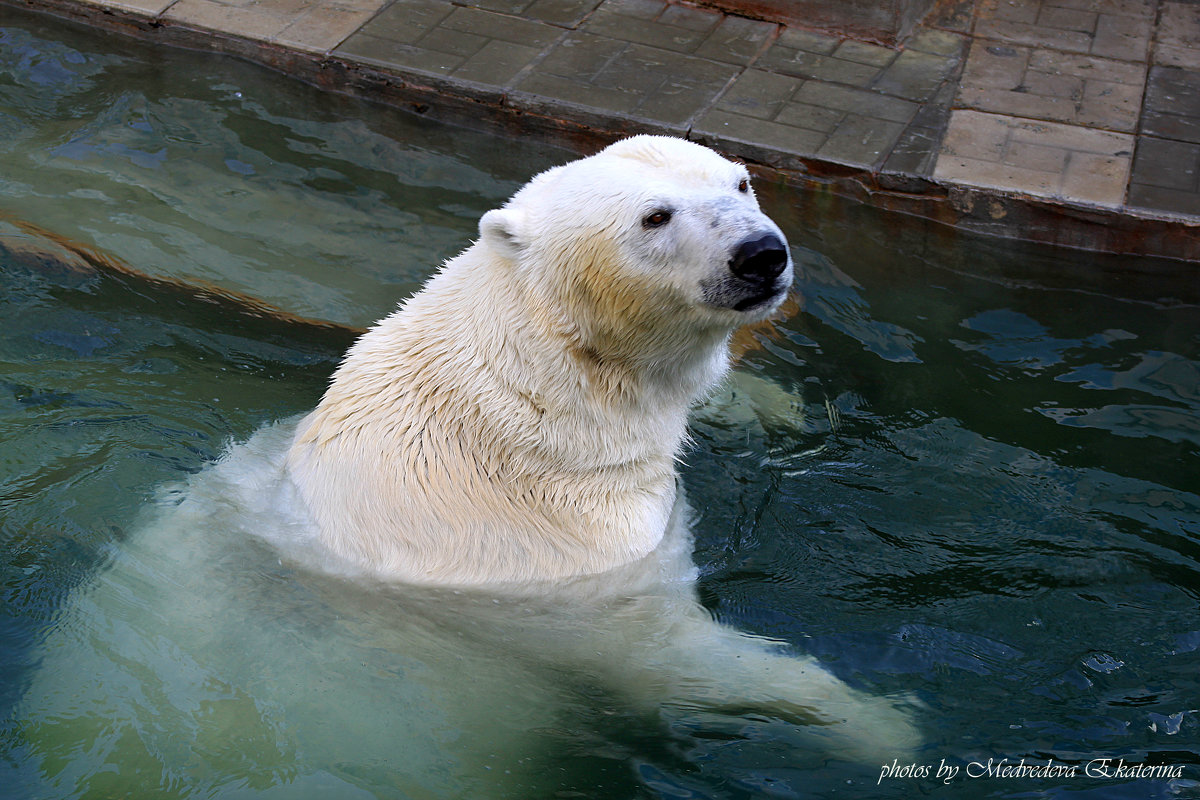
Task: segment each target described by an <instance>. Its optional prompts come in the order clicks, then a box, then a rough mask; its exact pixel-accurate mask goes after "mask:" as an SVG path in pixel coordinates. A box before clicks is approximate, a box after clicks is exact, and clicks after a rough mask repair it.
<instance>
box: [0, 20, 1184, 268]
mask: <svg viewBox="0 0 1200 800" xmlns="http://www.w3.org/2000/svg"><path fill="white" fill-rule="evenodd" d="M730 5H731V4H730V3H722V6H723V7H724V8H729V7H730ZM733 5H736V4H733ZM827 5H829V6H830V8H831V9H836V7H837V4H836V3H834V2H829V3H827ZM5 8H17V9H20V8H24V9H30V10H34V11H39V12H44V13H50V14H54V15H57V16H60V17H65V18H70V19H75V20H77V21H81V22H83V23H85V24H89V25H92V26H98V27H104V28H108V29H112V30H116V31H121V32H123V33H127V34H131V35H136V36H139V37H140V38H144V39H148V40H154V41H160V42H163V43H166V44H171V45H177V46H185V47H190V48H197V49H206V50H213V51H217V52H224V53H230V54H233V55H237V56H240V57H243V58H248V59H251V60H253V61H257V62H259V63H262V64H265V65H267V66H270V67H272V68H275V69H278V70H281V71H283V72H286V73H288V74H291V75H293V76H295V77H297V78H300V79H302V80H305V81H309V82H312V83H315V84H317V85H320V86H322V87H324V88H328V89H332V90H336V91H343V92H348V93H352V94H356V95H359V96H363V97H366V98H368V99H375V100H381V101H383V102H387V103H390V104H393V105H398V106H402V107H405V108H408V109H409V110H412V111H415V112H416V113H420V114H425V115H428V116H430V117H434V118H439V119H444V120H446V121H448V122H454V123H459V124H468V125H474V126H486V127H489V128H495V129H497V130H500V131H503V132H505V133H507V134H509V135H522V134H526V135H528V134H537V135H542V136H550V137H554V138H556V139H558V140H561V141H562V142H563V143H566V144H570V145H572V146H574V147H575V148H576V149H580V150H586V149H590V148H591V147H594V146H596V145H598V144H599V143H601V142H603V141H606V140H608V139H611V138H615V137H617V136H620V135H623V134H628V133H634V132H659V133H669V134H674V135H679V136H686V137H688V138H691V139H694V140H697V141H700V142H702V143H705V144H709V145H712V146H714V147H716V148H718V149H720V150H722V151H724V152H726V153H729V154H731V155H733V156H735V157H739V158H742V159H744V160H746V161H748V162H751V163H752V164H755V165H758V166H759V167H761V171H762V172H764V173H767V174H768V175H773V176H774V177H776V178H778V179H779V180H780V182H782V183H785V184H787V185H790V186H798V187H802V188H805V189H809V190H814V191H818V192H822V193H826V194H827V195H828V198H829V201H830V202H828V203H826V204H825V206H826V207H829V206H831V205H832V206H836V204H837V202H838V201H840V200H842V199H846V198H848V199H849V200H851V201H855V202H859V201H861V202H866V203H869V204H871V205H874V206H878V207H882V208H886V209H889V210H892V211H897V212H900V213H904V214H909V215H913V216H916V217H921V218H925V219H927V220H933V221H935V222H936V223H943V224H947V225H951V226H954V227H957V228H961V229H965V230H969V231H974V232H979V233H986V234H994V235H1000V236H1008V237H1013V238H1019V239H1025V240H1031V241H1039V242H1046V243H1051V244H1056V245H1063V246H1068V247H1073V248H1079V249H1085V250H1097V251H1108V252H1117V253H1132V254H1141V255H1154V256H1164V257H1168V258H1176V259H1187V260H1200V4H1195V3H1189V2H1173V1H1172V0H1097V1H1096V2H1092V0H1087V1H1086V2H1085V1H1084V0H957V2H955V1H953V0H943V2H941V3H938V4H937V5H935V6H934V7H933V8H932V9H931V10H930V11H929V13H928V14H927V15H926V16H924V17H923V18H922V19H921V20H920V22H919V24H916V25H910V26H907V27H906V30H905V32H904V34H903V35H902V36H898V37H897V41H896V42H895V43H894V44H893V45H892V46H883V45H879V44H875V43H872V42H870V41H866V40H864V39H854V38H850V37H849V36H848V35H846V34H845V33H838V32H836V31H832V30H831V29H830V28H829V27H828V26H825V27H821V28H818V27H815V26H814V27H802V26H800V25H797V24H786V23H783V22H776V21H770V20H766V19H754V18H752V17H751V16H742V15H739V14H733V13H727V12H723V11H719V10H716V9H714V8H711V7H702V6H699V5H690V4H684V3H674V2H666V1H665V0H456V1H455V2H451V0H333V2H329V1H328V0H0V20H2V19H3V14H4V10H5ZM750 9H751V6H746V13H751V11H750ZM831 13H834V12H831ZM848 27H849V26H848Z"/></svg>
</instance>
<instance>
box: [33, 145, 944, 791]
mask: <svg viewBox="0 0 1200 800" xmlns="http://www.w3.org/2000/svg"><path fill="white" fill-rule="evenodd" d="M791 269H792V267H791V262H790V259H789V256H788V251H787V247H786V244H785V241H784V237H783V235H782V234H781V233H780V231H779V230H778V228H777V227H776V226H775V225H774V224H773V223H772V222H771V220H769V219H768V218H767V217H766V216H765V215H764V214H763V213H762V211H761V210H760V209H759V207H758V205H757V202H756V201H755V198H754V194H753V192H752V191H751V189H750V187H749V182H748V175H747V172H746V170H745V169H744V168H743V167H742V166H740V165H738V164H735V163H732V162H730V161H727V160H725V159H724V158H721V157H720V156H718V155H717V154H716V153H714V152H712V151H711V150H708V149H706V148H703V147H701V146H699V145H696V144H692V143H688V142H685V141H681V140H676V139H670V138H659V137H635V138H632V139H628V140H625V141H622V142H619V143H617V144H615V145H612V146H611V147H609V148H607V149H605V150H603V151H601V152H600V153H599V154H597V155H594V156H592V157H589V158H585V159H582V160H579V161H575V162H572V163H570V164H567V165H565V166H562V167H558V168H555V169H551V170H549V171H547V172H545V173H543V174H541V175H539V176H537V177H536V178H534V179H533V180H532V181H531V182H530V183H529V184H528V185H526V186H525V187H524V188H522V189H521V190H520V191H519V192H517V194H516V195H515V196H514V197H513V198H512V199H511V200H510V201H509V203H508V204H507V205H505V206H504V207H503V208H501V209H498V210H495V211H490V212H488V213H487V214H485V215H484V216H483V218H482V220H481V222H480V236H479V239H478V241H477V242H476V243H475V244H474V245H472V246H471V247H470V248H469V249H467V250H466V251H465V252H463V253H462V254H461V255H459V256H458V257H456V258H454V259H452V260H450V261H449V262H447V263H446V264H445V265H444V267H443V268H442V269H441V271H440V272H439V273H438V274H437V275H436V276H434V277H433V278H432V279H431V280H430V281H429V283H428V284H427V286H426V287H425V288H424V289H423V290H422V291H421V292H420V293H418V294H417V295H415V296H414V297H412V298H411V299H410V300H408V301H407V302H405V303H404V304H403V305H402V306H401V308H400V309H399V310H398V311H397V312H396V313H395V314H393V315H391V316H389V317H387V318H386V319H384V320H383V321H382V322H380V323H379V324H378V325H377V326H376V327H375V328H373V329H372V330H371V331H369V332H368V333H366V334H365V335H363V337H362V338H361V339H360V341H358V342H357V343H356V344H355V345H354V346H353V348H352V349H351V350H350V352H349V353H348V355H347V356H346V359H345V361H344V362H343V364H342V365H341V366H340V368H339V369H338V370H337V371H336V373H335V375H334V378H333V381H332V384H331V386H330V387H329V389H328V391H327V393H326V394H325V396H324V398H323V399H322V400H321V402H320V404H319V405H318V406H317V408H316V409H315V410H314V411H313V412H312V413H310V414H309V415H308V416H306V417H304V418H303V419H301V420H300V421H299V422H298V423H297V422H281V423H278V424H275V425H271V426H268V427H266V428H264V429H263V430H261V431H259V432H258V433H256V434H255V435H254V436H253V437H252V438H251V439H250V440H249V441H247V442H244V443H240V444H235V445H233V446H232V447H231V448H230V450H229V452H228V453H227V454H226V456H225V457H223V458H222V459H221V460H220V461H218V462H217V463H215V464H213V465H211V466H210V467H209V468H206V469H205V470H202V471H201V472H199V473H197V474H195V475H193V476H190V477H189V478H188V480H187V481H186V484H185V486H183V487H182V489H181V490H179V491H177V492H175V493H174V495H172V497H173V499H172V501H171V502H169V503H166V504H163V505H160V506H158V507H155V508H149V509H147V510H146V520H145V522H144V524H142V525H141V526H140V528H139V529H138V530H136V531H134V532H133V533H131V534H130V535H129V536H128V537H127V538H126V539H125V540H123V541H122V542H121V543H120V544H119V546H114V552H113V553H112V554H111V558H110V560H109V566H108V567H107V568H106V569H104V570H101V571H100V572H99V573H98V574H97V575H96V576H95V578H94V579H93V580H92V581H90V582H89V583H88V584H86V585H84V586H82V587H81V588H80V589H79V590H78V591H77V592H76V593H74V594H73V595H72V598H71V600H70V602H69V603H65V604H64V607H63V610H62V612H61V614H60V617H59V619H58V621H57V622H56V625H55V626H54V628H53V629H52V631H51V632H50V633H49V634H48V636H47V640H46V642H45V644H44V646H43V648H42V651H41V653H40V654H39V659H40V665H41V666H40V668H39V671H38V673H37V675H36V676H35V677H34V679H33V680H31V682H30V684H29V687H28V689H27V691H26V693H25V696H24V697H23V699H22V712H21V713H22V714H23V715H24V719H26V720H27V729H28V736H27V739H28V742H27V743H28V746H29V748H30V749H29V755H30V758H31V759H32V760H33V761H35V762H38V763H41V762H43V761H44V763H45V764H46V765H49V766H48V767H47V768H53V765H55V764H61V763H68V762H70V763H73V764H78V765H79V768H78V770H77V771H78V772H79V773H80V774H79V778H78V780H79V781H81V782H84V783H86V781H87V780H90V777H89V775H91V773H90V772H88V770H94V771H95V773H96V774H97V775H100V774H102V775H103V776H107V777H106V779H107V778H111V777H112V776H113V775H120V776H121V778H120V780H121V785H122V786H123V787H124V788H125V789H128V790H129V791H130V792H131V793H137V792H136V791H134V790H138V789H140V788H144V787H142V784H140V783H139V781H141V780H149V781H150V784H151V785H153V784H154V781H155V780H157V778H155V777H154V776H157V775H159V774H160V771H161V774H168V773H170V774H174V775H177V776H180V779H181V780H184V781H185V782H191V783H189V784H188V785H196V786H199V785H202V783H203V781H204V780H208V779H209V778H212V777H213V776H220V775H222V774H224V772H223V771H224V770H227V769H229V766H228V763H227V762H228V759H226V757H225V756H223V755H221V754H222V753H225V752H226V751H227V750H228V748H223V747H212V748H209V749H207V750H203V749H195V750H193V751H186V748H185V750H184V751H180V749H179V743H180V742H190V741H192V739H193V738H194V737H195V736H196V735H197V734H196V733H195V732H196V731H208V732H209V733H211V735H212V736H213V737H215V741H218V742H242V741H244V740H245V739H246V736H248V735H249V733H248V732H249V731H250V728H247V724H248V723H246V722H245V721H246V720H251V721H256V722H254V724H255V725H257V726H258V727H257V728H254V730H259V729H261V731H262V734H263V735H262V741H263V742H265V743H266V744H264V745H263V747H264V748H265V750H263V752H266V753H268V754H271V753H274V752H275V749H274V748H275V747H276V744H273V743H283V744H279V745H278V746H279V747H283V748H284V750H285V751H286V752H294V753H303V754H306V755H305V756H304V758H305V759H307V762H306V763H305V764H304V765H303V766H302V767H301V766H299V765H298V766H297V769H298V770H299V771H298V773H297V774H298V775H300V776H307V777H303V780H309V779H311V780H313V781H316V782H317V785H318V786H325V784H324V783H322V781H325V780H327V779H330V778H329V776H330V775H337V776H340V777H339V780H346V781H350V782H355V781H358V780H359V778H357V777H355V775H356V774H357V773H356V772H355V767H354V765H356V764H361V765H366V767H367V769H366V772H367V773H370V772H371V771H372V770H380V769H384V768H385V767H386V770H385V771H386V776H387V777H386V780H387V782H388V783H389V785H395V786H410V784H411V786H413V787H416V788H414V789H413V791H414V792H415V793H423V794H430V793H431V792H430V791H429V790H428V786H429V785H439V786H440V785H442V783H443V782H444V781H445V780H446V778H447V775H449V774H450V773H447V772H446V770H445V769H444V765H445V764H448V763H453V764H455V765H456V766H455V771H454V774H453V775H452V776H451V777H452V778H453V780H454V781H456V782H458V783H460V784H461V785H462V786H463V787H466V788H463V789H462V792H461V793H460V794H461V796H477V797H484V796H488V797H491V796H522V797H523V796H538V795H536V794H530V793H529V792H527V791H526V790H525V789H524V788H521V787H518V788H514V789H512V790H511V791H507V790H504V789H502V788H497V787H496V786H495V784H496V780H497V777H498V772H499V771H498V770H495V771H494V770H493V766H495V765H496V763H497V761H496V759H500V760H502V761H503V762H504V763H505V765H506V766H505V769H504V773H505V774H506V775H508V774H509V773H510V771H511V773H512V775H513V776H514V780H516V779H517V778H516V776H517V775H518V766H517V765H518V764H520V763H523V762H524V760H525V755H524V754H526V753H531V752H540V751H541V750H542V749H544V748H545V747H546V745H547V741H546V740H545V737H546V735H547V734H545V732H555V731H558V732H561V731H569V730H574V729H575V728H580V729H581V730H585V729H586V727H587V724H588V723H587V722H586V718H583V719H584V721H583V722H581V721H580V718H579V716H578V715H580V714H584V715H586V714H587V713H589V711H588V709H590V708H591V706H592V705H593V704H594V703H595V697H596V692H595V690H596V688H597V687H598V688H599V690H600V691H601V692H602V695H601V696H603V697H606V698H612V699H613V700H614V701H615V702H614V707H617V708H624V709H628V713H630V714H633V715H635V716H636V718H637V719H646V718H649V719H652V720H659V721H661V724H662V725H663V726H664V728H663V733H665V734H667V735H674V736H681V737H692V741H693V744H692V746H693V747H700V748H703V747H704V746H705V745H704V742H706V741H708V740H709V739H710V738H712V737H710V735H709V733H708V732H712V733H713V734H714V736H715V737H716V739H719V738H720V736H721V735H723V734H722V731H727V732H728V733H729V735H730V736H735V737H737V738H739V739H741V738H746V740H747V741H748V742H749V741H750V740H753V739H755V738H756V737H758V738H763V739H764V740H765V741H766V740H769V741H771V742H780V741H784V742H786V743H787V744H789V745H791V744H794V745H796V747H797V748H798V749H797V750H795V751H794V752H795V753H796V759H797V762H805V761H812V762H815V763H822V761H823V759H824V757H825V755H826V754H832V755H834V756H835V757H841V758H846V759H852V760H860V761H863V762H866V763H868V764H873V769H878V765H879V764H881V763H891V760H892V759H895V758H899V759H901V760H904V759H906V758H908V757H909V755H910V753H911V751H912V748H913V747H915V746H916V745H917V743H918V742H919V740H920V737H919V734H918V732H917V730H916V727H915V726H914V724H913V721H912V717H911V712H910V709H909V708H907V707H906V706H908V701H905V700H899V699H894V698H887V697H877V696H871V695H869V694H867V693H865V692H863V691H860V690H858V689H854V688H852V687H850V686H848V685H847V684H845V683H844V682H842V681H840V680H838V679H837V678H836V677H834V676H833V675H831V674H830V673H829V672H827V671H826V670H825V669H823V668H822V667H821V666H820V665H819V664H817V663H816V661H815V660H814V659H812V658H810V657H805V656H802V655H798V654H795V653H791V652H788V648H787V647H786V645H781V644H780V643H777V642H771V641H768V640H766V639H762V638H760V637H755V636H752V635H748V634H745V633H742V632H739V631H737V630H735V629H734V628H732V627H729V626H727V625H723V624H720V623H718V622H716V621H714V620H713V618H712V616H711V615H710V614H709V612H708V611H707V610H706V609H704V608H703V606H701V605H700V603H699V602H698V600H697V596H696V591H695V578H696V568H695V566H694V564H693V563H692V561H691V537H690V530H689V526H688V514H687V509H686V504H685V503H684V502H683V500H682V499H681V498H677V497H676V473H675V465H676V460H677V459H678V457H679V455H680V452H681V447H682V446H683V444H684V442H685V439H686V417H687V414H688V411H689V409H690V408H691V407H692V406H693V404H694V403H696V402H697V401H698V400H700V399H702V398H704V397H705V395H706V393H707V392H709V391H710V390H711V388H712V387H713V386H714V384H715V383H717V382H718V381H719V380H721V378H722V376H723V375H725V374H726V371H727V369H728V360H729V359H728V341H729V337H730V334H731V332H732V331H733V330H734V329H735V328H737V327H738V326H740V325H742V324H745V323H747V322H751V321H756V320H760V319H762V318H764V317H766V316H767V315H769V314H770V313H771V312H772V311H773V310H774V309H776V308H777V306H778V305H779V303H780V302H781V300H782V299H783V297H784V295H785V294H786V292H787V289H788V286H789V283H790V281H791V277H792V275H791ZM331 552H332V553H334V554H336V555H337V556H338V558H333V559H331V558H329V554H330V553H331ZM313 567H316V568H315V569H314V568H313ZM264 576H274V577H271V578H270V579H265V578H264ZM380 578H382V579H383V580H380ZM298 632H303V635H302V636H301V635H300V634H299V633H298ZM80 676H87V679H86V680H81V679H80ZM576 683H578V684H581V685H584V688H583V689H582V690H580V689H577V688H576V687H575V684H576ZM162 687H169V689H170V691H165V690H163V688H162ZM579 698H584V699H583V700H580V699H579ZM605 702H606V703H607V702H608V701H607V700H606V701H605ZM212 708H227V709H228V711H227V713H226V714H225V716H218V717H214V716H213V715H212V714H211V713H209V711H206V709H212ZM264 709H266V711H264ZM271 709H277V710H279V709H282V712H280V713H275V712H271V711H270V710H271ZM581 709H582V710H581ZM268 712H270V713H268ZM264 715H266V716H264ZM564 715H567V716H568V717H570V716H571V715H575V717H573V718H572V721H568V722H563V721H562V719H563V717H564ZM97 719H113V720H132V722H126V723H124V724H127V725H131V726H132V727H133V728H134V729H136V735H133V736H122V737H121V738H120V739H119V740H116V739H113V740H112V741H111V742H110V741H109V740H108V739H103V740H101V739H98V738H97V734H96V726H95V723H94V720H97ZM222 720H224V722H223V721H222ZM776 723H779V724H776ZM114 724H116V723H114ZM754 725H763V726H766V727H767V728H768V729H769V730H770V733H769V734H747V733H746V730H747V729H748V728H750V727H752V726H754ZM222 726H225V727H222ZM780 726H782V727H780ZM227 728H228V729H227ZM446 731H457V732H459V733H458V734H455V735H454V736H449V737H447V736H446V735H445V732H446ZM696 731H700V732H702V733H694V732H696ZM206 735H208V734H206ZM580 735H581V736H585V735H586V731H585V733H581V734H580ZM559 736H560V734H554V735H553V736H551V739H552V740H554V741H557V737H559ZM81 741H88V742H95V747H94V749H95V753H96V754H97V755H95V760H94V765H93V766H91V767H87V766H85V763H92V762H90V761H86V760H81V758H80V756H79V742H81ZM285 745H286V747H285ZM239 746H240V745H239ZM580 746H582V745H580ZM288 748H291V749H288ZM685 749H686V748H685ZM813 750H815V751H817V752H819V753H820V755H816V756H807V757H806V756H805V755H804V752H805V751H813ZM89 752H91V751H89ZM256 752H257V751H256ZM281 752H283V751H281ZM235 755H236V754H235ZM89 758H91V756H89ZM147 758H152V763H153V764H154V769H152V770H150V771H148V772H145V774H143V772H142V771H139V770H130V769H126V768H125V767H126V766H128V765H129V764H141V763H143V762H145V761H146V759H147ZM254 758H257V757H254ZM254 758H251V759H250V762H249V763H252V765H253V766H254V768H258V765H257V762H255V761H254ZM264 758H265V757H264ZM271 758H276V757H275V756H271ZM278 758H282V759H284V761H286V760H287V758H290V756H286V755H280V756H278ZM236 760H237V759H235V761H236ZM148 763H149V762H148ZM238 763H239V764H240V761H239V762H238ZM262 763H263V765H264V766H271V765H273V764H275V762H274V761H272V760H271V759H266V760H265V761H263V762H262ZM280 763H283V762H280ZM114 765H115V769H114ZM241 768H242V767H240V766H238V767H237V769H241ZM272 768H274V767H272ZM289 769H290V767H289ZM534 773H535V774H531V775H526V776H525V777H524V778H520V780H521V781H525V782H526V783H525V784H522V786H525V785H528V782H529V781H537V780H540V779H541V778H543V777H546V778H547V779H548V777H547V776H546V775H542V774H541V773H539V772H537V771H536V770H535V771H534ZM147 775H148V776H149V777H148V778H147V777H146V776H147ZM205 776H208V777H205ZM300 779H301V778H297V780H300ZM431 782H432V783H431ZM80 785H83V783H81V784H80ZM433 793H435V794H436V792H433ZM318 795H319V793H318ZM314 796H317V795H314Z"/></svg>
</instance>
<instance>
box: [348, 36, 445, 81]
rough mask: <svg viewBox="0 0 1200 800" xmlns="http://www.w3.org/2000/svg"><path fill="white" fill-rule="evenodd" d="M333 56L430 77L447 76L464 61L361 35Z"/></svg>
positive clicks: (351, 38) (352, 38) (350, 40)
mask: <svg viewBox="0 0 1200 800" xmlns="http://www.w3.org/2000/svg"><path fill="white" fill-rule="evenodd" d="M334 52H335V53H336V54H337V55H340V56H343V57H349V58H351V59H354V60H356V61H362V62H365V63H367V64H373V65H375V66H378V67H385V68H388V67H390V68H396V67H399V68H402V69H405V70H415V71H417V72H423V73H427V74H432V75H449V74H451V73H452V72H454V70H456V69H458V68H459V67H460V66H462V64H463V62H464V61H465V60H466V59H465V58H464V57H463V56H455V55H450V54H447V53H439V52H437V51H434V50H426V49H422V48H419V47H415V46H413V45H411V44H405V43H403V42H396V41H393V40H391V39H383V38H380V37H378V36H371V35H369V34H365V33H363V32H362V31H359V32H358V33H356V34H355V35H354V36H351V37H350V38H349V39H347V40H346V41H345V42H344V43H343V44H342V46H341V47H339V48H337V50H336V51H334Z"/></svg>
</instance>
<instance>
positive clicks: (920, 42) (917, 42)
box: [905, 30, 967, 56]
mask: <svg viewBox="0 0 1200 800" xmlns="http://www.w3.org/2000/svg"><path fill="white" fill-rule="evenodd" d="M966 42H967V38H966V37H965V36H960V35H959V34H956V33H951V32H949V31H942V30H923V31H920V32H919V33H917V34H915V35H914V36H913V37H912V38H911V39H909V40H908V44H907V46H906V48H905V49H906V50H915V51H916V52H918V53H929V54H930V55H935V56H958V55H961V54H962V51H963V48H964V46H965V45H966Z"/></svg>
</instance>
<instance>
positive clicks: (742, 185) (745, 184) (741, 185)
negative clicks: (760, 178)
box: [738, 178, 750, 194]
mask: <svg viewBox="0 0 1200 800" xmlns="http://www.w3.org/2000/svg"><path fill="white" fill-rule="evenodd" d="M738 191H739V192H741V193H742V194H745V193H746V192H748V191H750V181H748V180H746V179H745V178H742V179H741V180H740V181H738Z"/></svg>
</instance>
